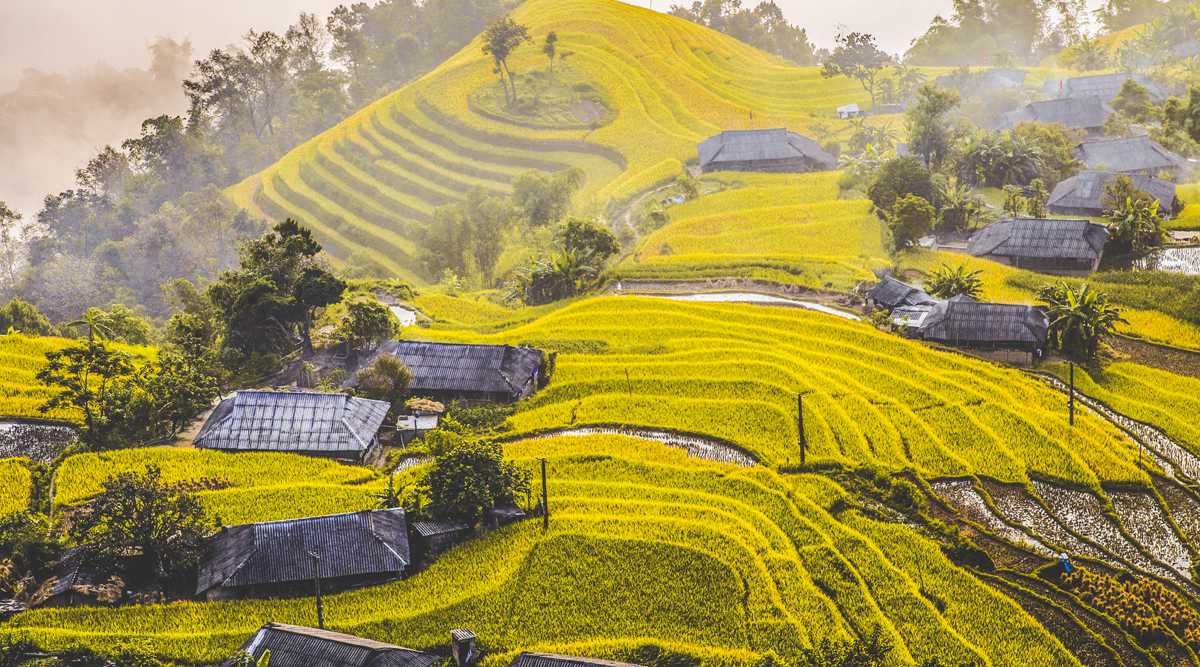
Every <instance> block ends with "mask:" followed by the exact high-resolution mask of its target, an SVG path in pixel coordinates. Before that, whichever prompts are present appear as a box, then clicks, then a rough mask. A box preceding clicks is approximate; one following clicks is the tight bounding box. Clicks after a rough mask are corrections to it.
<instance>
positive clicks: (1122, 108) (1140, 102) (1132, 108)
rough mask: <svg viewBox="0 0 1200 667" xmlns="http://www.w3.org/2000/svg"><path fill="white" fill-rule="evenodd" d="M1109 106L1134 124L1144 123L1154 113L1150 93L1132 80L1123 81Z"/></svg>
mask: <svg viewBox="0 0 1200 667" xmlns="http://www.w3.org/2000/svg"><path fill="white" fill-rule="evenodd" d="M1111 106H1112V108H1113V110H1114V111H1116V112H1117V113H1119V114H1121V115H1122V116H1125V117H1126V118H1128V119H1129V120H1131V121H1133V122H1135V123H1144V122H1146V121H1147V120H1149V119H1150V117H1151V115H1152V114H1153V113H1154V102H1153V100H1151V99H1150V91H1148V90H1146V88H1145V86H1142V85H1141V84H1139V83H1138V82H1137V81H1134V80H1133V79H1125V83H1123V84H1121V91H1120V92H1118V93H1117V96H1116V98H1114V99H1113V101H1112V103H1111Z"/></svg>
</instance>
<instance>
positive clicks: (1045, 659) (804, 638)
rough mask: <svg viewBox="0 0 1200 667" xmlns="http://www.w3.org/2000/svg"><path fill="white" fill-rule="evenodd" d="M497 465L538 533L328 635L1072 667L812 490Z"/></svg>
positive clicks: (640, 458) (203, 650)
mask: <svg viewBox="0 0 1200 667" xmlns="http://www.w3.org/2000/svg"><path fill="white" fill-rule="evenodd" d="M507 453H508V455H509V456H510V457H512V458H514V459H516V460H517V461H518V463H519V464H520V465H523V466H529V467H532V466H533V465H534V463H535V459H536V458H538V457H542V456H545V457H548V458H549V460H550V465H549V469H550V480H551V487H550V498H551V503H552V506H551V508H552V520H551V527H550V530H549V532H546V533H543V532H542V530H541V527H540V525H539V524H538V523H537V522H532V521H531V522H525V523H522V524H517V525H514V526H510V527H508V528H505V529H503V530H500V531H497V532H494V533H492V534H490V535H488V536H487V537H485V538H483V539H480V540H476V541H474V542H471V543H468V544H467V545H465V546H462V547H459V548H457V549H454V550H453V551H451V552H450V553H448V554H446V555H445V556H443V557H442V558H441V559H440V560H439V561H438V562H437V563H435V564H434V565H433V566H432V567H431V568H430V569H428V570H427V571H424V572H422V573H420V574H418V575H416V576H414V577H412V578H411V579H408V580H405V581H400V582H395V583H391V584H387V585H384V586H379V587H375V588H369V589H364V590H359V591H354V592H349V593H342V594H337V595H331V596H328V597H327V598H326V614H327V615H326V618H327V619H329V622H330V623H331V626H332V629H334V630H339V631H346V632H352V633H357V634H362V635H365V636H370V637H373V638H376V639H380V640H388V641H395V642H399V643H402V644H404V645H408V646H413V647H416V648H427V647H433V646H440V645H442V644H443V643H444V641H445V637H444V635H445V632H446V628H448V627H470V628H472V629H473V630H474V631H476V632H477V633H479V635H480V636H481V637H486V638H487V642H488V646H489V648H490V649H492V650H494V651H498V652H504V651H509V650H543V651H555V652H565V653H582V654H586V655H595V656H611V657H621V656H622V655H627V653H623V651H627V650H629V649H630V648H632V647H633V646H636V645H639V644H642V643H645V642H646V641H648V640H649V641H655V642H659V643H663V644H666V645H668V646H672V647H675V648H678V649H682V650H687V651H690V652H693V653H695V654H698V655H699V656H702V657H703V658H705V659H706V660H708V661H710V662H711V663H713V664H720V663H728V662H733V661H738V660H745V659H747V658H748V657H749V656H750V655H751V652H763V651H766V650H773V651H775V652H776V653H777V654H779V655H781V656H782V657H784V658H785V659H795V658H797V657H798V652H799V649H800V648H801V647H803V646H808V645H811V644H812V643H814V642H816V641H819V640H821V639H824V638H831V639H834V638H847V637H851V636H853V635H854V634H856V633H869V632H870V631H871V630H872V629H873V628H875V627H876V626H879V627H880V628H881V629H882V631H883V633H884V634H885V636H887V637H888V638H889V639H890V640H891V641H892V642H894V644H895V647H896V648H895V650H894V652H893V658H894V662H895V663H897V664H912V663H913V662H919V661H921V660H924V659H926V658H934V657H936V658H938V659H939V660H940V661H941V663H942V664H962V663H966V662H983V663H985V664H1013V665H1043V664H1064V665H1070V664H1077V663H1075V661H1074V659H1073V658H1071V656H1069V655H1068V654H1066V652H1065V651H1064V650H1063V648H1062V646H1061V645H1060V644H1059V643H1058V642H1057V641H1056V640H1055V639H1053V638H1052V637H1051V636H1050V635H1048V634H1047V633H1046V632H1045V631H1044V630H1043V629H1042V628H1041V627H1040V626H1038V625H1037V624H1036V623H1035V622H1034V621H1033V620H1032V619H1031V618H1030V617H1029V616H1027V615H1026V614H1025V613H1024V612H1023V611H1022V610H1021V609H1020V608H1019V607H1017V606H1016V605H1015V604H1013V603H1012V602H1010V601H1008V600H1006V599H1004V598H1003V597H1001V596H999V595H997V594H996V593H995V592H993V591H991V590H989V589H988V588H987V587H986V586H984V585H983V584H982V583H980V582H979V581H978V580H976V579H975V578H973V577H972V576H971V575H970V574H968V573H966V572H965V571H963V570H961V569H958V568H956V567H954V566H953V565H951V564H950V563H949V562H948V561H947V560H946V559H945V557H944V556H942V554H941V552H940V551H939V550H938V548H937V547H936V546H935V545H934V544H932V543H931V542H929V541H927V540H926V539H925V538H923V537H921V536H920V535H919V534H916V533H912V532H911V531H910V530H909V529H907V528H903V529H900V528H897V527H896V526H893V525H890V524H884V523H880V522H878V521H876V520H873V519H869V518H866V517H865V516H862V515H860V514H858V513H857V512H855V511H852V510H851V511H846V512H842V513H841V514H838V515H834V514H831V513H830V512H829V511H828V508H829V507H830V506H831V503H832V501H833V500H834V499H836V498H837V497H839V496H840V495H841V494H842V492H841V489H840V488H839V487H837V486H836V485H834V484H832V483H830V482H828V481H826V480H823V479H820V478H816V477H804V478H790V479H788V478H783V477H780V476H778V475H776V474H775V473H772V472H770V471H768V470H766V469H763V468H757V469H735V468H731V467H728V466H722V465H719V464H708V463H704V462H700V461H696V460H690V459H685V458H684V457H683V455H682V453H680V452H678V451H677V450H671V449H668V448H665V447H661V446H657V445H646V444H644V443H640V442H637V441H632V440H628V439H625V438H622V437H617V436H611V437H590V438H566V439H552V440H540V441H533V442H525V443H516V444H512V445H509V446H508V449H507ZM922 588H924V589H925V590H929V591H932V592H933V593H934V594H936V595H938V596H940V597H941V598H942V599H943V600H945V601H946V602H947V605H946V606H945V608H943V609H941V610H939V609H938V608H937V607H935V606H934V604H932V603H931V602H930V601H929V600H928V599H926V597H925V596H923V595H922V594H921V592H920V591H921V589H922ZM564 590H570V591H571V594H570V595H563V594H562V592H563V591H564ZM698 591H703V594H699V595H698V594H697V592H698ZM650 608H652V609H654V613H653V614H646V613H645V610H646V609H650ZM312 613H313V612H312V601H311V600H309V599H291V600H249V601H233V602H217V603H177V604H172V605H166V606H142V607H126V608H121V609H46V610H39V611H34V612H30V613H27V614H23V615H21V616H18V617H16V618H15V619H14V620H13V621H12V622H11V623H10V624H9V625H8V626H5V627H2V628H0V637H5V636H11V637H23V636H27V637H30V638H32V639H35V640H37V641H39V642H41V643H43V644H44V645H47V646H51V647H53V646H62V645H69V644H73V643H76V642H84V643H93V644H96V643H106V642H113V641H117V640H123V639H135V640H145V641H146V642H147V644H148V645H149V646H151V647H153V648H154V649H155V650H156V652H159V653H161V654H162V655H164V656H168V657H172V658H176V659H180V660H189V661H194V660H213V659H217V658H220V657H223V656H224V655H225V654H227V653H228V652H230V651H231V650H232V649H234V648H235V647H236V646H238V645H239V644H240V643H241V642H242V641H244V639H245V637H247V636H249V634H250V633H251V632H253V630H254V629H255V628H257V627H258V626H259V625H260V624H261V623H263V622H265V621H267V620H275V621H285V622H292V623H307V624H311V623H312V622H313V618H312ZM168 619H169V621H168Z"/></svg>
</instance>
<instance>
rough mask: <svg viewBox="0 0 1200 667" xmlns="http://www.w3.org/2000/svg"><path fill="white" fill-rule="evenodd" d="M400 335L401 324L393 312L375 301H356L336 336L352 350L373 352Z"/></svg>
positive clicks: (350, 307) (347, 310)
mask: <svg viewBox="0 0 1200 667" xmlns="http://www.w3.org/2000/svg"><path fill="white" fill-rule="evenodd" d="M399 334H400V323H399V322H397V321H396V318H395V316H394V315H392V311H390V310H388V308H387V306H385V305H383V304H381V303H379V302H378V301H376V300H375V299H370V298H364V299H354V300H352V301H350V302H349V303H347V304H346V314H345V316H344V317H343V318H342V321H341V322H338V325H337V328H336V330H335V331H334V335H335V336H337V338H339V339H341V340H343V341H345V343H346V345H347V346H348V347H349V348H350V349H352V350H373V349H375V348H377V347H379V345H380V344H381V343H383V342H384V341H387V340H391V339H393V338H395V337H396V336H397V335H399Z"/></svg>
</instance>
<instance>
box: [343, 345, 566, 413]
mask: <svg viewBox="0 0 1200 667" xmlns="http://www.w3.org/2000/svg"><path fill="white" fill-rule="evenodd" d="M377 354H389V355H393V356H395V357H399V358H400V360H401V361H403V362H404V365H405V366H408V369H409V370H410V371H412V376H413V377H412V381H411V382H410V383H409V385H408V390H409V392H410V393H412V394H413V395H416V396H425V397H429V398H432V399H434V400H437V401H441V402H443V403H449V402H451V401H480V402H483V401H486V402H492V403H513V402H515V401H519V400H521V399H523V398H528V397H529V396H531V395H533V393H534V392H535V391H537V389H538V387H539V386H540V385H541V383H542V371H543V368H544V367H545V364H546V355H545V354H544V353H543V352H542V351H541V350H536V349H534V348H531V347H516V346H513V345H465V344H460V343H422V342H418V341H390V342H387V343H384V344H383V345H381V346H380V347H379V350H378V352H377ZM354 381H355V379H353V378H352V379H351V382H354Z"/></svg>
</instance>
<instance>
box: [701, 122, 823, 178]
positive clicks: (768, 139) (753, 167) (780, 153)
mask: <svg viewBox="0 0 1200 667" xmlns="http://www.w3.org/2000/svg"><path fill="white" fill-rule="evenodd" d="M697 152H698V154H699V156H700V170H701V171H703V172H704V173H709V172H713V171H762V172H807V171H830V170H833V169H836V168H837V159H836V158H835V157H834V156H832V155H830V154H829V153H828V152H826V151H825V149H823V148H821V146H820V144H818V143H817V142H816V141H814V140H812V139H810V138H808V137H806V136H803V135H801V134H798V133H796V132H790V131H788V130H787V129H786V128H782V127H780V128H774V129H770V130H726V131H725V132H722V133H720V134H718V135H716V136H713V137H710V138H708V139H706V140H705V141H703V142H702V143H701V144H700V145H699V146H698V147H697Z"/></svg>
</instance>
